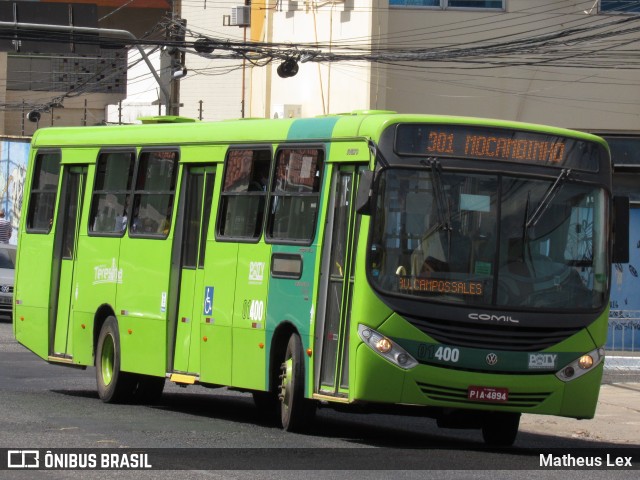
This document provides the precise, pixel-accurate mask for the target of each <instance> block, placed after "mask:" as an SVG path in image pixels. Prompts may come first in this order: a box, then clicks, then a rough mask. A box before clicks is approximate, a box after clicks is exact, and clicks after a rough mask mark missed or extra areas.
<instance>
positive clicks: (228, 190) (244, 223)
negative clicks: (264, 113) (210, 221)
mask: <svg viewBox="0 0 640 480" xmlns="http://www.w3.org/2000/svg"><path fill="white" fill-rule="evenodd" d="M270 166H271V151H270V150H248V149H246V150H244V149H243V150H230V151H229V154H228V156H227V163H226V166H225V172H224V180H223V183H222V196H221V198H220V214H219V215H218V236H219V237H220V238H221V239H223V240H224V239H244V240H251V241H257V240H258V239H259V238H260V235H261V234H262V222H263V218H264V206H265V202H266V198H267V187H268V183H269V168H270Z"/></svg>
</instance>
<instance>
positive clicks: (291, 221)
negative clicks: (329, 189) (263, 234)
mask: <svg viewBox="0 0 640 480" xmlns="http://www.w3.org/2000/svg"><path fill="white" fill-rule="evenodd" d="M323 158H324V152H323V151H322V150H318V149H312V148H310V149H303V148H294V149H290V148H287V149H282V150H280V151H279V152H278V155H277V160H276V169H275V173H274V178H273V188H272V193H273V194H272V196H271V202H270V207H269V223H268V228H267V240H269V241H270V242H277V243H289V242H293V243H296V242H302V243H310V242H311V241H312V240H313V237H314V233H315V226H316V219H317V217H318V203H319V200H320V198H319V197H320V173H321V171H322V160H323Z"/></svg>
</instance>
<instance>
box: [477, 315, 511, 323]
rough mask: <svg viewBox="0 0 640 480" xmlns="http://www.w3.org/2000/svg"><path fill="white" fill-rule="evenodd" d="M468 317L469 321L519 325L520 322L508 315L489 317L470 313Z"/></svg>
mask: <svg viewBox="0 0 640 480" xmlns="http://www.w3.org/2000/svg"><path fill="white" fill-rule="evenodd" d="M468 317H469V318H470V319H471V320H482V321H483V322H497V323H520V320H516V319H515V318H513V317H512V316H510V315H489V314H488V313H470V314H469V315H468Z"/></svg>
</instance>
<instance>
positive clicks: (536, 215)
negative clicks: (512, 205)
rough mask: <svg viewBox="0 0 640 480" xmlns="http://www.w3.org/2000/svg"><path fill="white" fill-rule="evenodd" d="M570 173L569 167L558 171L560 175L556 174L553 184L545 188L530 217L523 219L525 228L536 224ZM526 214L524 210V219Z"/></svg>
mask: <svg viewBox="0 0 640 480" xmlns="http://www.w3.org/2000/svg"><path fill="white" fill-rule="evenodd" d="M570 173H571V169H570V168H563V169H562V171H561V172H560V175H558V177H557V178H556V181H555V182H553V185H551V186H550V187H549V188H548V189H547V191H546V193H545V194H544V197H543V198H542V200H540V203H539V204H538V206H537V207H536V209H535V211H534V212H533V214H531V217H529V219H528V220H526V221H525V229H529V228H531V227H535V226H536V224H537V223H538V221H539V220H540V218H541V217H542V215H543V214H544V212H546V211H547V209H548V208H549V205H551V201H552V200H553V199H554V198H555V196H556V195H557V194H558V192H559V191H560V188H561V187H562V185H564V184H565V182H566V181H567V179H568V178H569V174H570ZM527 204H528V202H527ZM526 214H527V212H525V219H526Z"/></svg>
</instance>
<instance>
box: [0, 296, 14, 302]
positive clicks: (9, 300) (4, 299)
mask: <svg viewBox="0 0 640 480" xmlns="http://www.w3.org/2000/svg"><path fill="white" fill-rule="evenodd" d="M11 300H12V299H11V297H0V303H11Z"/></svg>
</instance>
